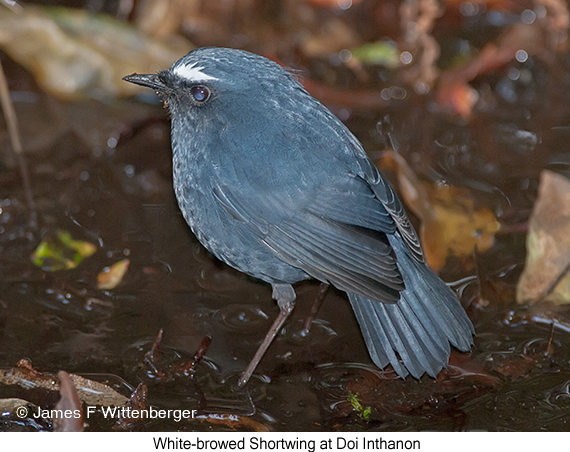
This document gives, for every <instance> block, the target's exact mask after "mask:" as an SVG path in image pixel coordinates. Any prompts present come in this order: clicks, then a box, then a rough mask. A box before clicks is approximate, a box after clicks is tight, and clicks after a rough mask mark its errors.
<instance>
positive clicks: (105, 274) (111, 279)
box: [97, 259, 131, 290]
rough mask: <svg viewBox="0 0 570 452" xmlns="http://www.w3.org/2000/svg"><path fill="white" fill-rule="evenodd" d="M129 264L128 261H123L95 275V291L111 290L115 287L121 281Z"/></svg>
mask: <svg viewBox="0 0 570 452" xmlns="http://www.w3.org/2000/svg"><path fill="white" fill-rule="evenodd" d="M130 263H131V261H130V260H129V259H123V260H122V261H119V262H116V263H114V264H113V265H111V266H110V267H105V268H104V269H103V270H101V272H99V274H98V275H97V289H102V290H111V289H114V288H115V287H117V286H118V285H119V284H120V283H121V281H122V280H123V277H124V276H125V273H126V272H127V269H128V268H129V264H130Z"/></svg>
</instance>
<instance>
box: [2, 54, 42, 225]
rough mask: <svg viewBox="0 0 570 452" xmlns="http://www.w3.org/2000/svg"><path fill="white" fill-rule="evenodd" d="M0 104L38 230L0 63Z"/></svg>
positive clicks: (20, 147)
mask: <svg viewBox="0 0 570 452" xmlns="http://www.w3.org/2000/svg"><path fill="white" fill-rule="evenodd" d="M0 104H1V105H2V111H3V112H4V118H6V125H7V126H8V134H9V135H10V142H11V144H12V149H13V150H14V154H16V159H17V161H18V166H19V167H20V176H21V177H22V184H23V186H24V195H25V197H26V202H27V204H28V209H29V210H30V216H29V226H30V228H31V229H37V227H38V215H37V213H36V203H35V202H34V197H33V195H32V185H31V183H30V172H29V171H28V165H27V164H26V160H25V158H24V153H23V152H22V140H21V138H20V132H19V129H18V118H17V117H16V112H15V110H14V105H13V104H12V100H11V99H10V91H9V90H8V82H7V81H6V76H5V74H4V69H3V68H2V63H1V62H0Z"/></svg>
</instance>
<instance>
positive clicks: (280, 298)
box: [238, 284, 295, 388]
mask: <svg viewBox="0 0 570 452" xmlns="http://www.w3.org/2000/svg"><path fill="white" fill-rule="evenodd" d="M272 286H273V298H274V299H275V300H277V305H278V306H279V315H278V316H277V318H276V319H275V321H274V322H273V325H271V328H269V331H268V332H267V334H266V335H265V338H264V339H263V342H262V343H261V345H260V346H259V348H258V349H257V351H256V352H255V355H254V357H253V359H252V360H251V362H250V363H249V365H248V366H247V368H246V369H245V371H244V373H243V374H242V376H241V377H240V379H239V381H238V386H239V387H240V388H243V387H244V386H245V385H246V384H247V382H248V381H249V379H250V378H251V376H252V375H253V372H254V371H255V368H256V367H257V365H258V364H259V362H260V361H261V358H263V355H264V354H265V352H266V351H267V349H268V348H269V346H270V345H271V343H272V342H273V339H275V336H276V335H277V333H278V332H279V330H280V329H281V327H282V326H283V324H284V323H285V320H287V318H288V317H289V315H291V312H293V308H294V307H295V291H294V290H293V287H292V286H291V285H290V284H273V285H272Z"/></svg>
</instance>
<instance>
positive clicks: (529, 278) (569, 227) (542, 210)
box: [517, 170, 570, 304]
mask: <svg viewBox="0 0 570 452" xmlns="http://www.w3.org/2000/svg"><path fill="white" fill-rule="evenodd" d="M526 248H527V255H526V263H525V267H524V271H523V273H522V275H521V278H520V280H519V284H518V287H517V302H518V303H534V302H536V301H539V300H540V301H552V302H554V303H559V304H565V303H570V274H569V270H570V180H568V178H566V177H564V176H562V175H561V174H558V173H555V172H553V171H549V170H544V171H542V173H541V175H540V185H539V187H538V198H537V200H536V202H535V204H534V208H533V210H532V213H531V216H530V221H529V231H528V235H527V240H526Z"/></svg>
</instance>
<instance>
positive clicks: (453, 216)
mask: <svg viewBox="0 0 570 452" xmlns="http://www.w3.org/2000/svg"><path fill="white" fill-rule="evenodd" d="M381 165H382V166H387V167H389V168H392V169H393V170H394V171H395V172H396V174H397V177H398V182H399V186H400V192H401V194H402V198H403V199H404V201H405V202H406V205H407V206H408V207H409V208H410V209H411V210H412V211H413V212H414V214H415V215H416V216H417V217H418V218H419V219H420V221H421V226H420V231H419V235H420V240H421V243H422V246H423V250H424V254H425V257H426V261H427V263H428V265H429V266H430V267H431V268H432V269H434V270H438V269H440V268H441V267H443V266H444V265H445V262H446V260H447V257H448V256H451V255H454V256H457V257H459V258H465V257H469V256H471V254H472V253H473V249H474V248H475V246H476V247H477V249H478V250H479V251H480V252H483V251H486V250H488V249H489V248H490V247H491V246H492V245H493V243H494V240H495V233H496V232H497V231H498V230H499V228H500V224H499V222H498V221H497V219H496V218H495V215H494V214H493V212H492V211H491V210H489V209H486V208H481V209H476V208H475V203H474V200H473V197H472V196H471V193H470V192H469V190H467V189H465V188H460V187H450V186H447V185H444V184H439V185H429V184H424V183H421V182H420V181H419V179H418V178H417V176H416V175H415V174H414V172H413V171H412V169H411V168H410V167H409V166H408V164H407V163H406V161H405V160H404V159H403V157H402V156H401V155H399V154H397V153H396V152H394V151H389V152H387V153H386V154H385V155H384V156H383V157H382V161H381Z"/></svg>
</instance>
